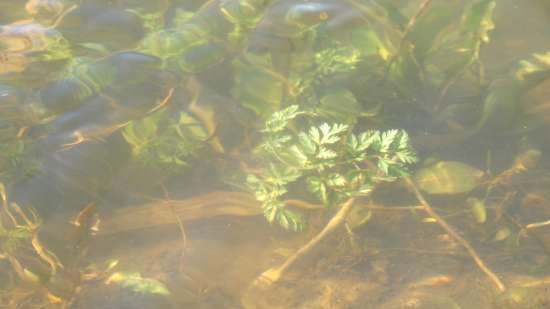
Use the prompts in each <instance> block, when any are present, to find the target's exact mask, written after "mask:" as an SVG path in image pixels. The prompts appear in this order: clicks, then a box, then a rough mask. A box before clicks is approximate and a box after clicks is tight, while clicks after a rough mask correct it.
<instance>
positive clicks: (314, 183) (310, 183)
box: [306, 177, 329, 206]
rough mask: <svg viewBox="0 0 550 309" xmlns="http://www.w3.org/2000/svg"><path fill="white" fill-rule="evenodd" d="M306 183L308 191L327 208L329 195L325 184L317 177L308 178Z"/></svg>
mask: <svg viewBox="0 0 550 309" xmlns="http://www.w3.org/2000/svg"><path fill="white" fill-rule="evenodd" d="M306 182H307V189H308V191H309V192H311V193H313V194H314V195H315V196H317V198H319V200H321V202H322V203H323V205H327V206H328V205H329V193H328V188H327V186H326V184H325V183H324V182H323V181H322V180H321V179H320V178H319V177H308V178H307V180H306Z"/></svg>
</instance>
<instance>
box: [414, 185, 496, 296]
mask: <svg viewBox="0 0 550 309" xmlns="http://www.w3.org/2000/svg"><path fill="white" fill-rule="evenodd" d="M405 181H406V183H407V186H408V187H409V188H410V190H411V191H412V192H413V193H414V195H415V196H416V199H417V200H418V201H419V202H420V204H421V205H422V206H423V207H424V211H426V212H427V213H428V215H429V216H431V217H433V218H434V219H435V220H436V222H437V224H439V225H440V226H441V227H442V228H443V229H444V230H445V231H446V232H447V233H448V234H449V235H451V237H453V238H454V239H455V240H456V241H457V242H458V243H459V244H461V245H462V246H463V247H464V248H465V249H466V251H468V254H469V255H470V256H471V257H472V259H473V260H474V262H475V263H476V265H477V266H478V267H479V268H480V269H481V271H483V272H484V273H485V274H486V275H487V277H489V279H490V280H491V281H493V283H494V284H495V285H496V287H497V288H498V290H499V291H500V292H504V291H505V290H506V286H505V285H504V284H503V283H502V281H501V280H500V279H499V278H498V276H497V275H496V274H495V273H494V272H493V271H492V270H491V269H490V268H489V267H488V266H487V265H486V264H485V262H484V261H483V260H482V259H481V257H480V256H479V255H478V254H477V252H476V250H475V249H474V248H473V247H472V245H470V243H469V242H468V241H467V240H466V239H464V238H463V237H462V236H460V235H459V234H458V233H457V232H456V231H455V229H454V228H453V227H452V226H451V225H449V223H447V221H445V220H444V219H443V218H442V217H441V216H439V215H438V214H437V213H436V212H435V211H434V210H433V208H432V207H431V206H430V204H429V203H428V202H427V201H426V199H425V198H424V196H423V195H422V193H420V190H418V188H417V187H416V185H415V184H414V182H413V181H412V180H411V179H410V178H408V177H407V178H405Z"/></svg>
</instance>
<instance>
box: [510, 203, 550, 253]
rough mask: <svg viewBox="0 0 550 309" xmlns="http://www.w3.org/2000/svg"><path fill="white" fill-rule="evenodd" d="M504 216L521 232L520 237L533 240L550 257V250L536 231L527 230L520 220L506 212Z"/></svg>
mask: <svg viewBox="0 0 550 309" xmlns="http://www.w3.org/2000/svg"><path fill="white" fill-rule="evenodd" d="M503 215H504V217H505V218H506V219H507V220H508V221H510V222H512V223H513V224H514V225H515V226H516V227H517V228H518V229H519V230H520V235H523V236H525V237H527V238H531V239H532V240H534V241H535V242H536V243H537V244H538V245H539V246H540V247H541V248H542V250H543V251H544V254H546V256H548V257H550V248H548V246H547V245H546V243H545V242H544V240H542V239H541V238H540V237H539V236H538V235H537V234H536V233H535V231H530V230H529V229H527V227H526V226H523V225H522V224H521V223H520V222H519V221H518V220H516V218H514V217H513V216H512V215H510V214H508V213H507V212H506V211H504V213H503Z"/></svg>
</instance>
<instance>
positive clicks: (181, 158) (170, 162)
mask: <svg viewBox="0 0 550 309" xmlns="http://www.w3.org/2000/svg"><path fill="white" fill-rule="evenodd" d="M122 136H123V137H124V139H125V140H126V141H127V142H128V144H129V145H130V147H131V149H132V155H133V156H134V157H135V158H136V159H137V160H138V161H139V162H141V163H142V164H144V165H146V166H176V167H184V166H188V165H189V160H190V159H191V158H192V157H195V156H197V154H198V152H199V151H200V150H201V149H202V148H203V147H204V146H205V142H206V140H207V139H208V138H209V135H208V133H207V131H206V130H205V129H204V127H203V126H202V125H201V124H200V123H199V122H198V121H197V120H195V119H194V118H192V117H191V116H190V115H189V114H187V113H183V112H182V113H180V114H179V118H178V119H173V118H171V117H170V116H169V115H168V114H167V113H166V111H165V110H159V111H157V112H155V113H153V114H151V115H149V116H147V117H145V118H143V119H140V120H134V121H132V122H130V123H129V124H128V125H127V126H125V127H124V129H123V130H122Z"/></svg>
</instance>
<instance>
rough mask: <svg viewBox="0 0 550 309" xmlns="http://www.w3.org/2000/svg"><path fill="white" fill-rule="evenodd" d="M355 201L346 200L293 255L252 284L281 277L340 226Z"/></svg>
mask: <svg viewBox="0 0 550 309" xmlns="http://www.w3.org/2000/svg"><path fill="white" fill-rule="evenodd" d="M354 202H355V199H354V198H350V199H349V200H347V201H346V202H345V203H344V204H342V206H341V207H340V209H339V210H338V212H337V213H336V214H335V215H334V216H333V217H332V218H331V219H330V221H329V222H328V223H327V225H326V226H325V227H324V228H323V230H322V231H321V232H320V233H319V234H317V235H316V236H315V237H313V238H312V239H311V240H310V241H309V242H308V243H307V244H305V245H304V246H303V247H301V248H300V249H298V251H296V252H295V253H294V254H293V255H291V256H290V257H289V258H288V259H287V260H286V261H285V262H284V263H283V264H282V265H281V266H279V267H277V268H270V269H268V270H266V271H265V272H263V273H262V274H261V275H260V276H259V277H258V278H257V279H256V280H255V281H254V282H253V283H252V286H255V285H258V284H262V283H263V284H264V285H271V284H273V283H275V282H277V281H278V280H280V279H281V277H282V276H283V275H284V273H285V272H286V271H287V270H288V269H289V268H290V267H291V266H292V265H293V264H294V263H295V262H296V261H298V260H299V259H300V258H302V257H304V256H305V255H306V254H307V253H309V252H310V251H311V250H312V249H313V248H314V247H315V246H317V245H318V244H319V243H320V242H321V241H322V240H323V239H325V238H326V237H327V236H328V235H329V234H331V233H332V232H334V231H335V230H336V229H337V228H338V227H340V226H341V225H342V224H343V223H344V221H345V219H346V217H347V216H348V214H349V212H350V211H351V209H352V208H353V203H354Z"/></svg>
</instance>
